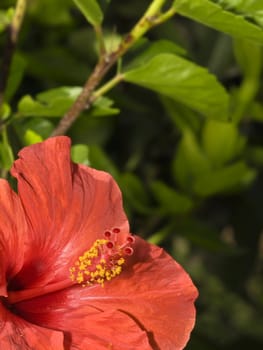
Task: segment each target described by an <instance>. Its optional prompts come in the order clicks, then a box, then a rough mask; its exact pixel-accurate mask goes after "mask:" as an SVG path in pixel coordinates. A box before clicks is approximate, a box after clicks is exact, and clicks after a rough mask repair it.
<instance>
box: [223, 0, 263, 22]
mask: <svg viewBox="0 0 263 350" xmlns="http://www.w3.org/2000/svg"><path fill="white" fill-rule="evenodd" d="M218 2H219V3H220V5H221V6H223V7H224V9H225V10H229V11H234V12H236V13H237V14H239V15H242V16H246V17H247V18H249V19H250V20H253V21H254V22H255V23H257V24H259V25H260V26H262V27H263V8H262V0H219V1H218Z"/></svg>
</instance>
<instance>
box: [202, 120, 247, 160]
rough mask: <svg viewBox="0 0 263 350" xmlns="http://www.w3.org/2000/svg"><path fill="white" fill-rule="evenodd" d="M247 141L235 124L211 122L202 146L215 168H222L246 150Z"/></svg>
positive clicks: (205, 128)
mask: <svg viewBox="0 0 263 350" xmlns="http://www.w3.org/2000/svg"><path fill="white" fill-rule="evenodd" d="M245 142H246V139H245V138H244V137H243V136H241V135H240V134H239V131H238V129H237V127H236V125H234V124H233V123H222V122H219V121H216V120H209V121H207V123H206V124H205V126H204V128H203V132H202V146H203V150H204V152H205V153H206V155H207V157H208V158H209V160H210V161H211V163H212V164H213V166H215V167H220V166H222V165H223V164H225V163H226V162H228V161H230V160H231V159H233V158H234V157H237V156H238V155H239V154H240V153H241V151H242V150H243V149H244V146H245Z"/></svg>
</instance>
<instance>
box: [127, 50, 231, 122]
mask: <svg viewBox="0 0 263 350" xmlns="http://www.w3.org/2000/svg"><path fill="white" fill-rule="evenodd" d="M124 80H126V81H128V82H130V83H134V84H138V85H140V86H143V87H146V88H149V89H151V90H154V91H156V92H158V93H160V94H163V95H165V96H168V97H171V98H172V99H174V100H177V101H179V102H182V103H183V104H185V105H187V106H189V107H191V108H193V109H195V110H197V111H199V112H201V113H203V114H204V115H206V116H209V117H211V118H216V119H221V120H226V119H227V118H228V94H227V93H226V91H225V89H224V88H223V87H222V85H220V83H219V82H218V81H217V80H216V78H215V76H213V75H212V74H210V73H208V71H207V70H206V69H204V68H202V67H200V66H198V65H196V64H194V63H192V62H190V61H187V60H186V59H183V58H181V57H179V56H176V55H173V54H168V53H167V54H160V55H157V56H155V57H154V58H153V59H151V60H150V61H149V62H147V63H145V64H144V65H142V66H140V67H139V68H136V69H133V70H130V71H127V72H126V73H124ZM189 96H191V98H189Z"/></svg>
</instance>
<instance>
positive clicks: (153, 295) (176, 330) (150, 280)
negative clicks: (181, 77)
mask: <svg viewBox="0 0 263 350" xmlns="http://www.w3.org/2000/svg"><path fill="white" fill-rule="evenodd" d="M132 260H133V261H132V264H131V268H128V269H127V270H126V271H123V273H122V274H121V275H120V276H119V277H118V278H115V279H113V280H111V281H109V282H108V283H105V287H104V288H100V289H99V288H97V289H96V290H95V288H94V289H91V290H90V291H89V290H88V288H87V289H86V290H85V288H83V289H82V290H79V296H78V297H77V298H79V299H80V303H82V302H85V301H86V302H87V303H89V304H90V305H93V306H94V307H98V308H101V309H102V310H107V309H108V308H113V307H115V308H116V309H118V310H122V311H123V312H126V313H127V314H129V315H131V316H132V317H134V319H135V320H137V322H138V323H139V324H141V326H142V327H143V329H145V330H146V331H147V332H148V335H149V338H150V339H151V344H152V346H153V348H154V349H156V350H181V349H183V348H184V347H185V345H186V343H187V342H188V340H189V337H190V332H191V330H192V329H193V327H194V323H195V307H194V300H195V299H196V297H197V290H196V288H195V286H194V285H193V283H192V281H191V279H190V277H189V275H188V274H187V273H186V272H185V271H184V270H183V268H182V267H181V266H180V265H179V264H178V263H176V262H175V261H174V260H173V259H172V258H171V257H170V256H169V255H168V254H167V253H165V252H164V251H163V250H162V249H161V248H158V247H156V246H154V245H150V244H149V243H147V242H145V241H144V240H142V239H141V238H139V237H136V246H135V247H134V255H133V256H132Z"/></svg>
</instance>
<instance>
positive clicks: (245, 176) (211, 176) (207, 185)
mask: <svg viewBox="0 0 263 350" xmlns="http://www.w3.org/2000/svg"><path fill="white" fill-rule="evenodd" d="M255 176H256V172H255V170H253V169H251V168H249V167H248V166H247V165H246V164H245V163H244V162H237V163H235V164H233V165H229V166H226V167H224V168H221V169H218V170H213V171H211V172H207V173H205V174H202V176H199V177H198V178H197V179H196V181H195V183H194V191H195V193H196V194H198V195H200V196H204V197H206V196H211V195H214V194H218V193H226V192H229V191H235V190H237V189H238V190H240V187H243V186H247V185H249V184H250V183H251V182H252V181H253V180H254V179H255Z"/></svg>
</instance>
